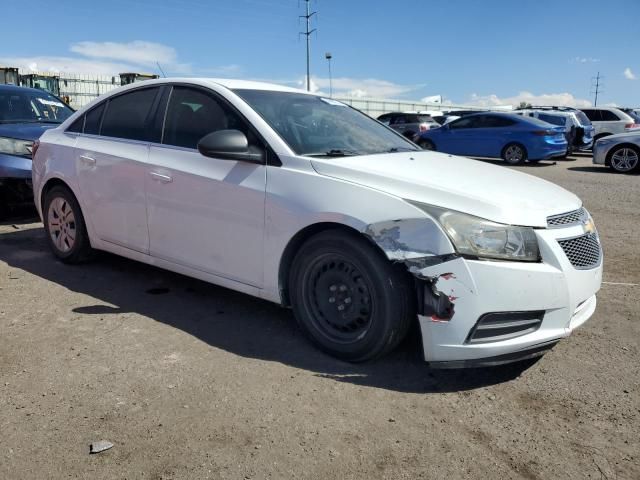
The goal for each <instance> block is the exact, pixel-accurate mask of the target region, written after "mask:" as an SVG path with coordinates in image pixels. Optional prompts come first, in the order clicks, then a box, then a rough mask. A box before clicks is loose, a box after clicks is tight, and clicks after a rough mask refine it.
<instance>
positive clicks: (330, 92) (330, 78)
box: [324, 52, 333, 98]
mask: <svg viewBox="0 0 640 480" xmlns="http://www.w3.org/2000/svg"><path fill="white" fill-rule="evenodd" d="M324 58H326V59H327V62H329V98H333V79H332V77H331V59H332V58H333V56H332V55H331V52H327V53H325V54H324Z"/></svg>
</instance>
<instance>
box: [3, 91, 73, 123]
mask: <svg viewBox="0 0 640 480" xmlns="http://www.w3.org/2000/svg"><path fill="white" fill-rule="evenodd" d="M72 113H73V110H71V109H70V108H69V107H68V106H67V105H65V104H64V103H62V102H61V101H60V99H58V98H56V97H54V96H53V95H51V94H49V93H47V92H39V91H34V90H28V89H25V90H19V89H15V88H12V89H0V123H22V122H26V123H62V122H64V121H65V120H66V119H67V118H69V117H70V116H71V114H72Z"/></svg>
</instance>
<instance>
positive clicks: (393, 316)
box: [289, 230, 415, 362]
mask: <svg viewBox="0 0 640 480" xmlns="http://www.w3.org/2000/svg"><path fill="white" fill-rule="evenodd" d="M289 291H290V298H291V301H292V306H293V311H294V314H295V316H296V319H297V320H298V323H299V325H300V327H301V328H302V330H303V331H304V332H305V333H306V334H307V336H308V337H309V338H311V340H312V341H313V342H314V343H315V344H316V345H318V346H319V347H320V348H321V349H322V350H324V351H325V352H327V353H329V354H331V355H333V356H335V357H338V358H341V359H344V360H348V361H351V362H362V361H366V360H371V359H374V358H377V357H380V356H382V355H384V354H385V353H387V352H389V351H391V350H392V349H393V348H395V347H396V346H397V345H398V343H400V341H401V340H402V339H403V338H404V337H405V335H406V332H407V330H408V328H409V325H410V323H411V320H412V318H414V317H415V306H414V303H415V300H414V295H413V289H412V285H411V282H410V280H409V279H408V278H407V273H406V272H405V271H403V270H401V269H400V268H399V267H398V266H394V265H393V264H392V263H391V262H389V261H388V260H387V259H386V258H384V256H383V255H382V254H381V253H379V252H377V251H375V250H374V247H372V246H371V245H370V244H369V243H368V242H367V241H366V240H365V239H363V238H361V237H358V236H357V235H355V234H350V233H348V232H343V231H340V230H329V231H326V232H322V233H320V234H318V235H316V236H314V237H312V238H311V239H310V240H308V241H307V242H306V243H305V244H304V245H303V246H302V247H301V249H300V251H299V252H298V253H297V255H296V257H295V259H294V262H293V266H292V271H291V275H290V279H289Z"/></svg>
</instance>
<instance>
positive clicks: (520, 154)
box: [502, 143, 527, 165]
mask: <svg viewBox="0 0 640 480" xmlns="http://www.w3.org/2000/svg"><path fill="white" fill-rule="evenodd" d="M502 159H503V160H504V161H505V162H507V163H508V164H509V165H518V164H520V163H523V162H524V161H525V160H526V159H527V149H526V148H524V147H523V146H522V145H520V144H519V143H510V144H509V145H507V146H506V147H504V149H503V150H502Z"/></svg>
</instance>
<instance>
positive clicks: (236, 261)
mask: <svg viewBox="0 0 640 480" xmlns="http://www.w3.org/2000/svg"><path fill="white" fill-rule="evenodd" d="M33 188H34V193H35V198H36V204H37V207H38V209H39V212H40V215H41V218H42V220H43V222H44V225H45V229H46V232H47V238H48V239H49V243H50V245H51V249H52V251H53V253H54V254H55V255H56V256H57V257H58V258H60V259H61V260H62V261H64V262H69V263H77V262H81V261H83V260H86V259H88V258H89V257H90V256H91V253H92V251H93V250H94V249H97V250H106V251H109V252H112V253H115V254H118V255H122V256H125V257H128V258H131V259H135V260H138V261H141V262H145V263H149V264H152V265H157V266H159V267H162V268H166V269H168V270H172V271H175V272H179V273H182V274H185V275H189V276H192V277H196V278H199V279H202V280H205V281H208V282H211V283H215V284H217V285H222V286H225V287H228V288H231V289H234V290H238V291H241V292H244V293H247V294H249V295H254V296H257V297H260V298H263V299H266V300H270V301H272V302H277V303H279V304H281V305H283V306H290V307H292V308H293V311H294V313H295V317H296V318H297V320H298V322H299V324H300V326H301V328H302V329H303V331H304V332H305V333H306V334H308V336H309V338H311V340H313V341H314V342H315V344H316V345H318V346H319V347H320V348H321V349H323V350H324V351H326V352H328V353H329V354H331V355H334V356H336V357H339V358H342V359H345V360H349V361H365V360H370V359H373V358H376V357H380V356H381V355H384V354H385V353H387V352H389V351H390V350H392V349H393V348H394V347H395V346H397V345H398V344H399V343H400V341H402V339H403V338H404V337H405V336H406V334H407V332H408V331H409V326H410V325H411V323H412V322H414V321H417V322H419V326H420V331H421V336H422V344H423V349H424V357H425V359H426V360H427V361H429V362H431V363H432V364H433V365H434V366H440V367H452V366H478V365H494V364H499V363H505V362H510V361H515V360H520V359H525V358H530V357H534V356H539V355H541V354H542V353H544V352H545V351H547V350H548V349H549V348H551V347H552V346H553V345H554V344H555V343H556V342H558V340H560V339H561V338H563V337H567V336H568V335H569V334H570V333H571V331H572V330H573V329H575V328H576V327H578V326H579V325H581V324H582V323H583V322H585V321H586V320H587V319H588V318H589V317H590V316H591V315H592V314H593V312H594V310H595V307H596V297H595V294H596V292H597V291H598V289H599V288H600V283H601V277H602V250H601V248H600V242H599V238H598V234H597V232H596V230H595V227H594V225H593V221H592V220H591V217H590V215H589V214H588V212H587V211H586V210H585V209H584V208H583V207H582V203H581V201H580V199H578V198H577V197H576V196H575V195H573V194H572V193H570V192H568V191H566V190H564V189H562V188H560V187H558V186H556V185H553V184H551V183H548V182H546V181H543V180H539V179H537V178H534V177H531V176H528V175H525V174H522V173H519V172H515V171H512V170H508V169H506V168H503V167H500V166H492V165H488V164H485V163H482V162H477V161H474V160H469V159H466V158H459V157H453V156H451V155H445V154H441V153H434V152H426V151H422V150H420V149H418V147H417V146H416V145H415V144H413V143H411V142H409V141H408V140H406V139H405V138H403V137H402V136H401V135H399V134H397V133H395V132H394V131H393V130H391V129H389V128H387V127H385V126H383V125H381V124H380V123H378V122H376V121H375V120H373V119H371V118H369V117H367V116H366V115H364V114H362V113H361V112H359V111H357V110H354V109H353V108H351V107H349V106H346V105H344V104H343V103H340V102H337V101H335V100H332V99H329V98H325V97H323V96H320V95H315V94H310V93H308V92H304V91H300V90H295V89H290V88H285V87H280V86H276V85H268V84H263V83H256V82H246V81H237V80H213V79H163V80H157V81H148V82H144V83H136V84H133V85H129V86H127V87H123V88H121V89H118V90H115V91H113V92H110V93H109V94H107V95H104V96H102V97H100V98H98V99H97V100H95V101H94V102H92V103H91V104H89V105H88V106H86V107H85V108H83V109H82V110H80V111H78V112H76V113H75V114H74V115H73V116H72V117H71V118H69V119H68V120H67V121H66V122H64V123H63V124H62V125H60V126H59V127H58V128H55V129H52V130H49V131H48V132H46V133H45V134H44V135H43V136H42V138H41V140H40V143H39V145H36V146H35V148H34V160H33ZM256 321H258V320H256Z"/></svg>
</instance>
